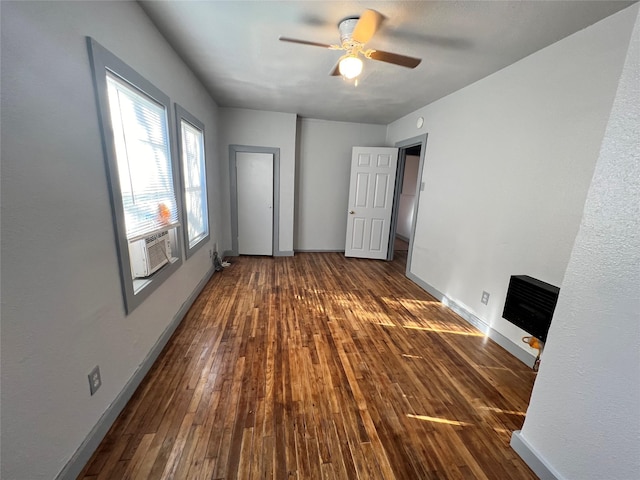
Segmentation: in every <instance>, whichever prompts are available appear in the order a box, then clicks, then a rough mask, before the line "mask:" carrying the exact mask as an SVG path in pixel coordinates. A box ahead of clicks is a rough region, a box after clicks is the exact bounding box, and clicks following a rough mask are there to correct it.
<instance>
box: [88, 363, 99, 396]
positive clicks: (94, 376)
mask: <svg viewBox="0 0 640 480" xmlns="http://www.w3.org/2000/svg"><path fill="white" fill-rule="evenodd" d="M101 386H102V378H100V367H99V366H98V365H96V366H95V368H94V369H93V370H91V373H90V374H89V391H90V392H91V395H93V394H94V393H96V392H97V391H98V389H99V388H100V387H101Z"/></svg>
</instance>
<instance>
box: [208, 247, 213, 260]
mask: <svg viewBox="0 0 640 480" xmlns="http://www.w3.org/2000/svg"><path fill="white" fill-rule="evenodd" d="M209 258H213V248H210V249H209Z"/></svg>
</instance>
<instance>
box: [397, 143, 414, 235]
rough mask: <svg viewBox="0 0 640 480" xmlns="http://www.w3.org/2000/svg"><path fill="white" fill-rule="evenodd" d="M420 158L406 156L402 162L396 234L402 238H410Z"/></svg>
mask: <svg viewBox="0 0 640 480" xmlns="http://www.w3.org/2000/svg"><path fill="white" fill-rule="evenodd" d="M419 167H420V157H418V156H416V155H407V156H406V157H405V162H404V177H403V179H402V191H401V192H400V204H399V205H398V227H397V228H396V234H397V235H400V236H401V237H404V238H407V239H408V238H409V237H410V236H411V224H412V223H413V209H414V205H415V201H416V186H417V180H418V169H419Z"/></svg>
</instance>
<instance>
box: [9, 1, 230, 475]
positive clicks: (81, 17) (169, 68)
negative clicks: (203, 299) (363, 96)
mask: <svg viewBox="0 0 640 480" xmlns="http://www.w3.org/2000/svg"><path fill="white" fill-rule="evenodd" d="M1 21H2V27H1V29H2V44H1V45H2V69H1V70H2V78H1V80H2V472H1V474H0V476H1V477H2V478H3V479H5V480H12V479H19V480H24V479H29V480H38V479H47V480H50V479H52V478H54V477H55V476H56V475H57V474H58V472H59V471H60V470H61V469H62V468H63V467H64V465H65V464H66V462H67V461H68V460H69V458H70V457H71V456H72V454H74V452H75V451H76V450H77V449H78V447H79V446H80V444H81V442H83V440H85V438H86V437H87V435H88V434H89V432H90V431H91V430H92V428H93V427H94V426H95V425H96V424H97V422H98V420H99V418H100V417H101V415H102V414H103V413H104V412H105V411H106V409H107V407H108V406H109V405H110V404H111V403H112V402H113V401H114V399H115V398H116V397H117V395H118V394H119V393H120V392H121V391H122V389H123V388H124V386H125V384H126V382H127V381H128V380H129V379H130V378H131V377H132V375H133V374H134V372H135V371H136V369H137V368H138V366H139V365H140V363H141V362H142V361H143V359H144V358H145V356H146V355H147V354H148V353H149V351H150V349H151V348H152V346H153V345H154V343H155V342H156V341H157V339H158V338H159V337H160V335H161V334H162V333H163V331H164V330H165V328H166V327H167V326H168V325H169V324H170V323H171V321H172V320H173V318H174V315H176V313H177V312H178V311H179V310H180V307H181V306H182V304H183V302H184V301H185V300H186V299H187V298H188V297H189V295H190V294H191V293H192V292H193V290H194V288H195V287H196V286H197V285H198V283H199V282H200V281H201V280H202V279H203V278H204V277H205V275H206V274H207V272H208V271H209V268H210V265H211V262H210V260H209V257H208V249H209V248H207V247H205V248H203V249H201V250H200V251H198V252H197V253H196V254H195V255H194V256H193V257H192V258H190V259H189V260H188V261H186V262H185V263H183V264H182V266H181V267H180V268H179V270H178V271H177V272H176V273H175V274H174V275H173V276H172V277H171V278H170V279H169V280H168V281H167V282H165V283H164V284H163V285H162V286H161V287H160V288H159V289H158V290H157V291H155V292H154V293H153V294H152V295H151V296H150V297H149V298H148V299H147V300H146V301H145V302H144V303H143V304H142V305H141V306H140V307H138V308H137V309H136V310H135V311H134V312H133V313H132V314H130V315H129V316H125V314H124V302H123V298H122V293H121V288H120V278H119V273H118V260H117V257H116V248H115V239H114V233H113V227H112V215H111V206H110V202H109V193H108V192H109V190H108V188H107V181H106V173H105V162H104V157H103V153H102V147H101V135H100V129H99V125H98V114H97V110H96V103H95V97H94V89H93V83H92V76H91V70H90V64H89V59H88V53H87V46H86V40H85V36H86V35H89V36H92V37H94V38H95V39H96V40H97V41H98V42H99V43H101V44H102V45H103V46H104V47H106V48H107V49H109V50H111V51H112V52H113V53H114V54H116V55H117V56H119V57H120V58H121V59H122V60H123V61H125V62H126V63H128V64H129V65H130V66H132V67H133V68H134V69H136V70H137V71H138V72H139V73H140V74H142V75H143V76H144V77H146V78H147V79H148V80H150V81H151V82H152V83H154V84H155V85H156V86H157V87H159V88H160V89H161V90H163V91H164V92H165V93H166V94H168V95H169V96H170V97H171V100H172V101H175V102H179V103H180V104H181V105H182V106H183V107H185V108H186V109H187V110H189V111H190V112H191V113H192V114H193V115H195V116H196V117H198V118H199V119H200V120H201V121H203V122H204V124H205V130H206V135H207V136H206V146H207V152H206V154H207V159H208V162H209V165H208V167H209V170H208V172H209V175H210V178H209V181H210V182H211V187H212V188H211V195H210V203H211V208H210V212H211V223H212V238H211V244H213V242H215V241H216V240H217V239H218V238H220V236H221V233H222V232H220V225H221V223H220V219H219V218H218V214H217V210H218V209H217V208H216V207H215V205H218V204H219V201H220V199H219V197H218V193H217V192H219V171H218V168H219V167H218V159H217V144H216V142H217V139H216V135H215V133H216V129H217V126H218V125H217V118H216V116H217V113H216V109H217V107H216V105H215V103H214V102H213V101H212V100H211V98H210V97H209V96H208V94H207V93H206V92H205V90H204V88H203V87H202V86H201V84H200V83H199V82H198V81H197V80H196V79H195V77H194V76H193V75H192V73H191V72H190V71H189V70H188V69H187V68H186V66H185V65H184V63H183V62H182V61H181V60H180V59H179V58H178V57H177V55H176V54H175V52H174V51H173V49H172V48H170V47H169V46H168V44H167V43H166V42H165V41H164V38H163V37H162V36H161V35H160V34H159V33H158V32H157V30H156V29H155V27H154V26H153V25H152V23H151V22H150V21H149V19H148V18H147V17H146V15H145V14H144V13H143V12H142V10H141V9H140V7H139V6H138V5H137V4H136V3H135V2H16V3H14V2H7V1H5V2H2V19H1ZM224 233H227V232H224ZM95 365H99V366H100V370H101V373H102V382H103V385H102V388H101V389H100V390H99V391H98V392H97V393H96V394H95V395H94V396H93V397H91V396H90V395H89V385H88V380H87V374H88V373H89V371H90V370H91V369H92V368H93V367H94V366H95Z"/></svg>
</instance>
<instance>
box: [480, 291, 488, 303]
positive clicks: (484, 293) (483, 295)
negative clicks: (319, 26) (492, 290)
mask: <svg viewBox="0 0 640 480" xmlns="http://www.w3.org/2000/svg"><path fill="white" fill-rule="evenodd" d="M480 301H481V302H482V303H484V304H485V305H487V304H488V303H489V292H485V291H483V292H482V300H480Z"/></svg>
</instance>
